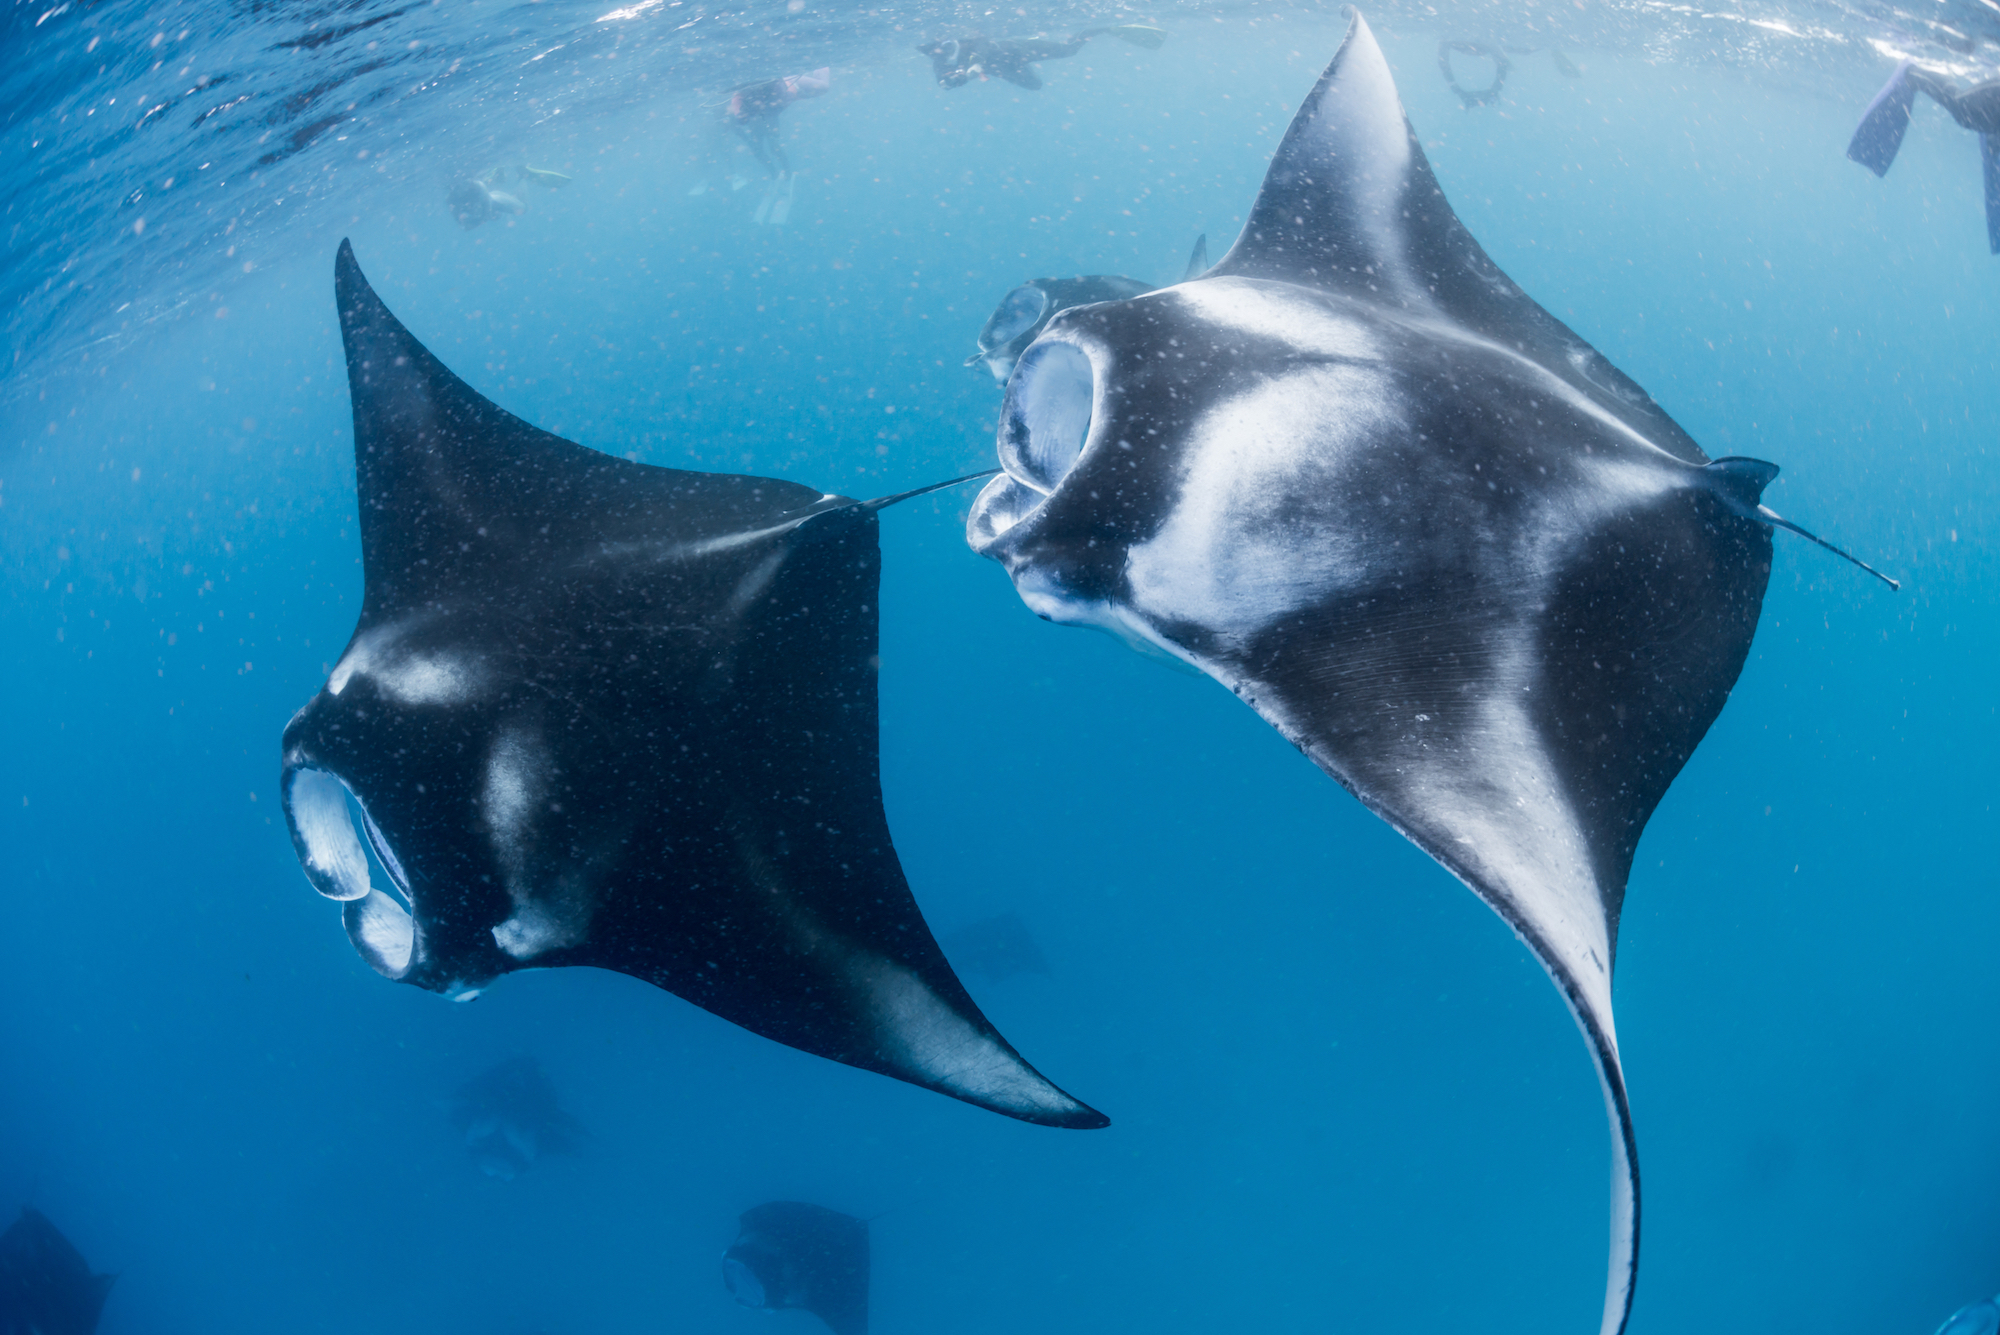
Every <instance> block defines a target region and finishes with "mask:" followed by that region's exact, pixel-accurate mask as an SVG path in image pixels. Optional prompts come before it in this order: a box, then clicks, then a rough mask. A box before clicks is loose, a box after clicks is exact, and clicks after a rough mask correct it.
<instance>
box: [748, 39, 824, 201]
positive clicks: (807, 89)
mask: <svg viewBox="0 0 2000 1335" xmlns="http://www.w3.org/2000/svg"><path fill="white" fill-rule="evenodd" d="M832 86H833V71H832V70H831V69H829V68H827V67H826V66H824V65H822V66H821V67H820V68H818V69H816V70H814V71H812V73H810V74H787V75H786V76H785V77H784V78H782V79H765V80H763V81H762V82H759V83H746V84H744V85H743V86H742V87H741V88H738V89H736V90H734V91H733V92H731V93H730V94H729V102H728V105H727V107H726V108H725V109H724V111H723V118H724V119H725V120H727V121H728V122H729V128H730V129H732V130H734V131H736V133H737V134H738V136H740V137H741V138H742V140H743V142H744V143H746V144H748V145H749V146H750V151H751V152H752V153H754V154H756V155H757V161H758V162H759V163H760V164H762V166H763V168H764V172H765V174H766V175H769V176H775V177H778V178H779V179H781V180H782V179H783V178H785V177H787V176H790V175H791V173H792V164H791V162H790V161H789V160H787V159H786V157H785V149H784V145H783V144H781V143H779V142H778V116H779V114H780V113H782V112H783V111H784V109H785V108H786V107H789V106H790V105H792V103H794V102H796V101H798V100H799V99H800V98H804V97H818V96H819V95H820V94H821V93H824V92H825V91H826V90H827V89H829V88H831V87H832Z"/></svg>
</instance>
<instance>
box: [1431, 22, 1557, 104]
mask: <svg viewBox="0 0 2000 1335" xmlns="http://www.w3.org/2000/svg"><path fill="white" fill-rule="evenodd" d="M1511 49H1512V50H1513V52H1514V54H1515V55H1517V56H1524V55H1533V54H1534V53H1535V52H1536V51H1537V50H1539V49H1540V48H1539V47H1529V48H1527V49H1525V50H1523V49H1521V48H1519V47H1515V48H1511ZM1548 51H1549V56H1550V58H1551V59H1552V60H1554V62H1555V67H1556V73H1558V74H1560V75H1562V76H1563V77H1564V78H1566V79H1575V78H1578V77H1580V76H1581V75H1582V74H1583V71H1582V70H1581V69H1580V68H1578V66H1577V64H1576V62H1575V61H1573V60H1571V59H1570V58H1569V57H1568V56H1566V55H1564V54H1563V53H1562V51H1561V50H1560V49H1558V48H1556V47H1553V46H1552V47H1550V48H1549V49H1548ZM1453 52H1457V53H1458V54H1459V55H1462V56H1479V57H1483V58H1484V59H1487V60H1490V61H1492V62H1493V79H1492V82H1490V83H1488V84H1487V85H1486V87H1484V88H1467V87H1466V86H1465V85H1463V84H1461V83H1460V82H1459V81H1458V74H1457V72H1456V71H1455V70H1453V69H1452V67H1451V57H1452V53H1453ZM1513 69H1514V62H1512V61H1511V60H1509V59H1507V54H1506V52H1505V51H1502V50H1501V49H1500V47H1499V46H1498V45H1497V44H1496V43H1493V42H1474V41H1464V40H1454V39H1451V38H1447V39H1445V40H1444V41H1441V42H1439V43H1438V73H1440V74H1442V75H1444V81H1445V82H1446V83H1447V84H1449V85H1451V91H1452V92H1454V93H1457V94H1458V100H1459V102H1460V103H1461V104H1462V105H1463V106H1464V107H1465V109H1466V110H1467V111H1470V110H1472V109H1473V108H1474V107H1480V106H1485V105H1486V104H1487V103H1488V102H1496V101H1498V100H1499V98H1500V90H1501V89H1502V88H1503V87H1505V86H1506V83H1507V76H1508V75H1509V74H1510V73H1512V72H1513Z"/></svg>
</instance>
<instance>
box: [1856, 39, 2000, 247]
mask: <svg viewBox="0 0 2000 1335" xmlns="http://www.w3.org/2000/svg"><path fill="white" fill-rule="evenodd" d="M1919 92H1923V93H1928V94H1930V99H1931V101H1933V102H1935V103H1937V104H1938V105H1939V106H1941V107H1943V108H1944V109H1945V110H1946V111H1948V112H1950V113H1951V118H1952V119H1953V120H1955V121H1957V122H1958V123H1959V124H1960V125H1962V126H1964V127H1965V128H1966V129H1968V130H1971V131H1972V132H1973V133H1975V134H1977V135H1978V136H1979V161H1980V166H1981V168H1982V170H1983V172H1984V174H1985V177H1986V242H1987V245H1988V247H1989V248H1991V250H1992V251H1993V253H1994V254H1995V255H2000V79H1988V80H1987V81H1986V82H1985V83H1977V84H1974V85H1973V86H1972V87H1970V88H1968V89H1966V90H1965V91H1964V92H1960V91H1959V90H1958V89H1957V88H1955V87H1953V86H1952V85H1951V83H1950V82H1949V81H1947V80H1945V79H1942V78H1939V77H1938V76H1937V75H1935V74H1932V73H1931V72H1930V71H1929V70H1923V69H1918V68H1917V67H1916V66H1915V65H1912V64H1910V63H1909V62H1908V61H1904V62H1903V63H1902V64H1901V65H1898V66H1897V67H1896V72H1895V73H1894V74H1892V75H1890V76H1889V82H1888V83H1886V84H1884V85H1882V91H1881V92H1879V93H1877V94H1875V100H1874V101H1873V102H1870V103H1869V104H1868V110H1867V111H1865V112H1863V113H1862V114H1861V124H1860V125H1858V126H1856V127H1855V130H1854V138H1853V139H1851V140H1849V141H1848V145H1847V156H1848V157H1850V158H1853V159H1854V160H1855V161H1856V162H1858V163H1860V164H1861V165H1862V166H1864V167H1866V168H1867V169H1868V170H1869V171H1872V172H1874V173H1875V174H1876V175H1877V176H1887V175H1888V174H1889V168H1890V166H1891V165H1892V164H1893V163H1894V162H1895V161H1896V153H1897V150H1899V149H1901V148H1902V146H1903V132H1904V131H1906V130H1908V129H1909V128H1910V110H1911V108H1912V106H1913V105H1914V104H1915V103H1916V100H1917V94H1918V93H1919Z"/></svg>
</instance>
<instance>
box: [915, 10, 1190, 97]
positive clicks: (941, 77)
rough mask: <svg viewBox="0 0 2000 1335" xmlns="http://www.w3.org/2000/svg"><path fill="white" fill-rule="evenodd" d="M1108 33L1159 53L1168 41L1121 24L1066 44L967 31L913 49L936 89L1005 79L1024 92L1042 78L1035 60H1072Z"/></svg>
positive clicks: (1137, 25) (1146, 28)
mask: <svg viewBox="0 0 2000 1335" xmlns="http://www.w3.org/2000/svg"><path fill="white" fill-rule="evenodd" d="M1106 33H1109V34H1110V35H1111V36H1113V37H1116V38H1118V39H1119V40H1120V41H1125V42H1130V43H1131V44H1132V45H1134V46H1143V47H1145V48H1146V49H1147V50H1149V51H1157V50H1159V49H1160V46H1161V44H1162V43H1164V42H1165V41H1166V40H1167V34H1166V33H1165V31H1163V30H1162V29H1159V28H1154V27H1150V26H1148V25H1147V24H1144V23H1121V24H1119V25H1117V26H1116V27H1111V28H1085V29H1084V30H1083V31H1082V32H1079V33H1078V34H1077V35H1076V36H1074V37H1072V38H1070V39H1069V40H1068V41H1066V42H1052V41H1047V40H1044V39H1041V38H1035V39H1030V40H1015V39H1002V38H995V37H987V36H985V35H983V34H981V33H976V32H968V33H965V34H964V35H962V36H959V37H949V38H946V39H944V40H942V41H937V42H925V43H924V44H923V45H922V46H919V47H918V48H917V50H918V51H920V52H922V53H923V54H924V55H927V56H929V57H930V58H931V73H933V74H935V75H936V76H937V81H938V87H940V88H956V87H958V86H959V85H960V84H964V83H970V82H971V81H972V80H974V79H1005V80H1006V81H1007V82H1008V83H1011V84H1017V85H1019V86H1020V87H1022V88H1040V87H1041V86H1042V75H1041V71H1040V70H1037V69H1036V68H1035V62H1036V61H1038V60H1061V59H1063V58H1064V57H1066V56H1073V55H1075V54H1076V53H1077V52H1079V51H1081V50H1083V44H1084V43H1085V42H1087V41H1089V40H1090V39H1091V38H1093V37H1098V36H1102V35H1104V34H1106Z"/></svg>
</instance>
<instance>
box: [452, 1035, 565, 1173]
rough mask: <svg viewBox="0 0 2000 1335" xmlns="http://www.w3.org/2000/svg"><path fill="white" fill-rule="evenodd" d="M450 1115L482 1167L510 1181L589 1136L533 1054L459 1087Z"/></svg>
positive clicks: (460, 1138)
mask: <svg viewBox="0 0 2000 1335" xmlns="http://www.w3.org/2000/svg"><path fill="white" fill-rule="evenodd" d="M450 1119H451V1129H452V1130H453V1131H455V1132H457V1133H458V1137H459V1140H460V1142H461V1143H462V1144H464V1146H465V1150H466V1153H468V1154H470V1155H471V1156H472V1161H473V1162H474V1163H476V1164H478V1165H479V1171H480V1172H482V1173H484V1174H486V1175H487V1176H488V1177H497V1178H500V1179H502V1180H504V1181H508V1182H511V1181H513V1180H514V1179H515V1178H516V1177H519V1176H520V1175H521V1174H522V1173H525V1172H527V1171H528V1170H529V1169H530V1168H533V1167H534V1166H535V1164H536V1163H538V1162H539V1161H540V1160H541V1158H542V1156H544V1155H548V1154H569V1153H571V1152H573V1151H574V1150H575V1149H576V1148H577V1146H578V1145H580V1144H581V1143H582V1142H583V1140H584V1139H585V1133H584V1130H583V1127H582V1126H581V1125H580V1124H579V1123H578V1122H577V1120H576V1119H575V1118H574V1117H571V1116H570V1115H569V1114H568V1113H566V1112H564V1111H563V1110H562V1106H561V1104H559V1103H558V1102H557V1101H556V1087H555V1084H554V1082H552V1081H551V1080H550V1079H549V1077H548V1074H547V1073H546V1072H545V1071H543V1070H542V1066H541V1063H540V1062H538V1061H536V1060H535V1059H534V1058H533V1057H515V1058H512V1059H510V1060H508V1061H504V1062H501V1063H500V1064H499V1065H497V1066H492V1067H488V1068H487V1069H486V1070H484V1071H481V1072H480V1073H479V1074H478V1075H476V1076H474V1077H472V1079H470V1080H468V1081H466V1082H465V1083H464V1084H462V1085H460V1086H459V1087H458V1090H457V1092H455V1093H454V1094H453V1095H452V1098H451V1107H450Z"/></svg>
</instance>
